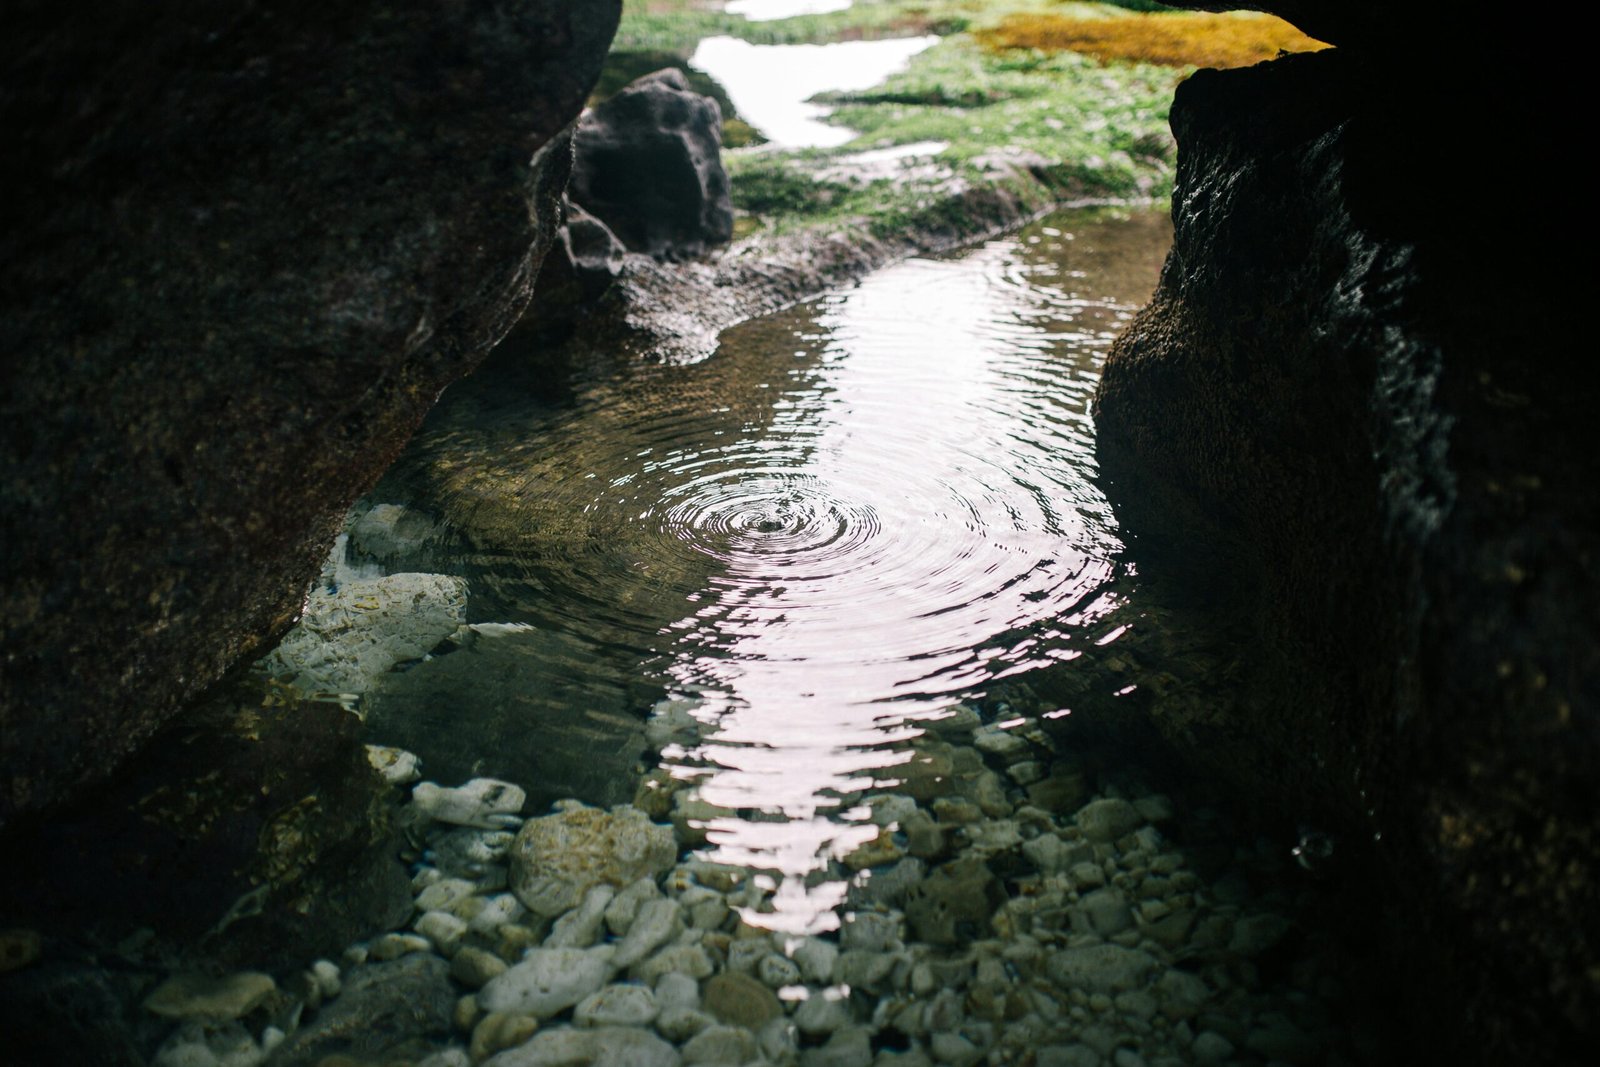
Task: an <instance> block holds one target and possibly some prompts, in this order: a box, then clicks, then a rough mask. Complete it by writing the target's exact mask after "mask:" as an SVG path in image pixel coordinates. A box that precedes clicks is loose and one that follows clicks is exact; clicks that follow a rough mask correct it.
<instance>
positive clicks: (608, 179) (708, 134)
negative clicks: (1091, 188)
mask: <svg viewBox="0 0 1600 1067" xmlns="http://www.w3.org/2000/svg"><path fill="white" fill-rule="evenodd" d="M721 137H722V112H721V110H720V109H719V108H718V107H717V102H716V101H715V100H713V99H711V98H710V97H708V96H701V95H700V94H698V93H695V92H693V91H691V90H690V88H689V83H688V82H687V81H686V80H685V79H684V76H683V73H682V71H679V70H676V69H670V68H669V69H667V70H660V71H657V72H656V73H654V74H647V75H645V76H644V77H643V78H640V79H639V80H637V81H635V82H634V83H633V84H631V85H629V86H628V87H627V88H625V89H623V90H622V91H621V92H619V93H617V95H615V96H613V97H612V98H611V99H609V100H607V101H605V102H604V103H602V104H600V105H598V106H597V107H595V108H594V109H593V110H591V111H589V112H587V113H586V114H585V115H584V117H583V120H582V121H581V122H580V123H579V124H578V131H577V135H576V136H575V137H574V139H573V140H574V148H575V154H574V157H573V164H572V187H571V193H570V195H571V197H572V199H573V200H574V201H575V202H576V203H578V204H580V205H582V207H583V208H584V209H585V210H587V211H589V212H590V213H592V214H593V215H595V216H596V217H597V218H599V219H600V220H601V221H602V222H604V223H605V224H606V225H607V226H608V227H610V229H611V231H612V232H613V233H615V234H616V235H617V236H618V237H619V238H621V239H622V243H623V244H624V245H626V246H627V247H628V248H629V249H630V250H632V251H634V252H644V253H647V254H649V255H652V256H655V257H657V258H666V257H679V256H693V255H698V254H700V253H701V252H703V251H705V249H706V247H707V246H708V245H716V244H723V243H725V242H726V241H728V240H729V239H730V238H731V237H732V236H733V202H732V201H731V200H730V199H729V197H728V176H727V174H726V173H725V172H724V171H723V169H722V156H721Z"/></svg>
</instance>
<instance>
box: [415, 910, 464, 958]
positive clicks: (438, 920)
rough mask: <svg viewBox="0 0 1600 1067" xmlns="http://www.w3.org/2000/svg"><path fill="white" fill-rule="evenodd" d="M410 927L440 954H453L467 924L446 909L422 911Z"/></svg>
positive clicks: (458, 945)
mask: <svg viewBox="0 0 1600 1067" xmlns="http://www.w3.org/2000/svg"><path fill="white" fill-rule="evenodd" d="M412 928H413V929H414V930H416V932H417V933H419V934H421V935H422V936H423V937H425V938H427V939H428V941H429V943H430V944H432V945H433V947H434V948H435V949H437V950H438V952H439V955H441V956H446V957H448V956H454V955H455V954H456V950H457V949H458V948H460V947H461V941H462V939H463V938H465V937H466V936H467V924H466V923H465V922H463V921H462V920H461V919H458V918H456V917H455V916H454V915H451V914H450V913H449V912H446V911H428V912H423V913H422V915H420V916H418V917H417V921H416V922H415V923H413V924H412Z"/></svg>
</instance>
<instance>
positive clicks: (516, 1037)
mask: <svg viewBox="0 0 1600 1067" xmlns="http://www.w3.org/2000/svg"><path fill="white" fill-rule="evenodd" d="M538 1032H539V1020H538V1019H535V1018H534V1017H533V1016H531V1015H512V1014H508V1013H506V1012H503V1011H492V1012H490V1013H489V1014H488V1015H485V1016H484V1017H483V1018H482V1019H479V1020H478V1024H477V1025H476V1026H474V1027H473V1028H472V1044H471V1049H470V1051H471V1056H472V1062H473V1063H479V1062H481V1061H483V1060H485V1059H488V1058H489V1057H490V1056H493V1055H494V1054H495V1053H496V1052H503V1051H504V1050H506V1049H508V1048H516V1047H517V1046H518V1045H521V1044H523V1043H524V1042H526V1041H527V1040H528V1039H529V1038H531V1037H533V1035H534V1034H536V1033H538Z"/></svg>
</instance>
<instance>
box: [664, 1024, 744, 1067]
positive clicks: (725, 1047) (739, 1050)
mask: <svg viewBox="0 0 1600 1067" xmlns="http://www.w3.org/2000/svg"><path fill="white" fill-rule="evenodd" d="M757 1055H758V1050H757V1048H756V1035H755V1034H752V1033H751V1032H750V1031H749V1030H745V1029H743V1028H741V1027H737V1026H708V1027H706V1028H705V1029H704V1030H701V1031H700V1032H699V1033H698V1034H695V1035H694V1037H692V1038H690V1039H689V1040H688V1041H687V1042H685V1043H684V1046H683V1062H684V1064H685V1065H686V1067H698V1065H701V1064H704V1065H706V1067H711V1065H713V1064H714V1065H717V1067H744V1065H745V1064H748V1063H750V1062H751V1061H753V1060H754V1059H755V1058H756V1056H757Z"/></svg>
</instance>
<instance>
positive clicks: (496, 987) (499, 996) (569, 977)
mask: <svg viewBox="0 0 1600 1067" xmlns="http://www.w3.org/2000/svg"><path fill="white" fill-rule="evenodd" d="M611 955H612V949H611V947H610V946H602V947H600V948H591V949H581V948H535V949H529V950H528V953H527V955H526V956H524V957H523V960H522V962H521V963H518V964H517V965H516V966H515V967H512V968H511V969H510V970H508V971H506V972H505V973H504V974H502V975H500V976H499V977H498V978H495V979H493V980H492V981H490V982H489V983H488V984H487V985H485V986H484V987H483V989H482V991H480V992H479V993H478V1003H479V1004H481V1005H482V1006H483V1008H484V1010H486V1011H500V1012H509V1013H512V1014H517V1015H533V1016H536V1017H538V1018H541V1019H548V1018H549V1017H550V1016H552V1015H555V1014H557V1013H559V1012H562V1011H565V1010H566V1009H568V1008H570V1007H572V1006H573V1005H575V1004H577V1003H578V1001H580V1000H582V999H583V998H584V997H587V996H588V995H589V994H590V993H593V992H595V991H596V990H598V989H599V988H600V987H601V986H603V985H605V984H606V981H607V980H608V979H609V978H610V977H611V975H612V974H613V973H614V971H615V970H616V968H614V967H613V966H612V964H611Z"/></svg>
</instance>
